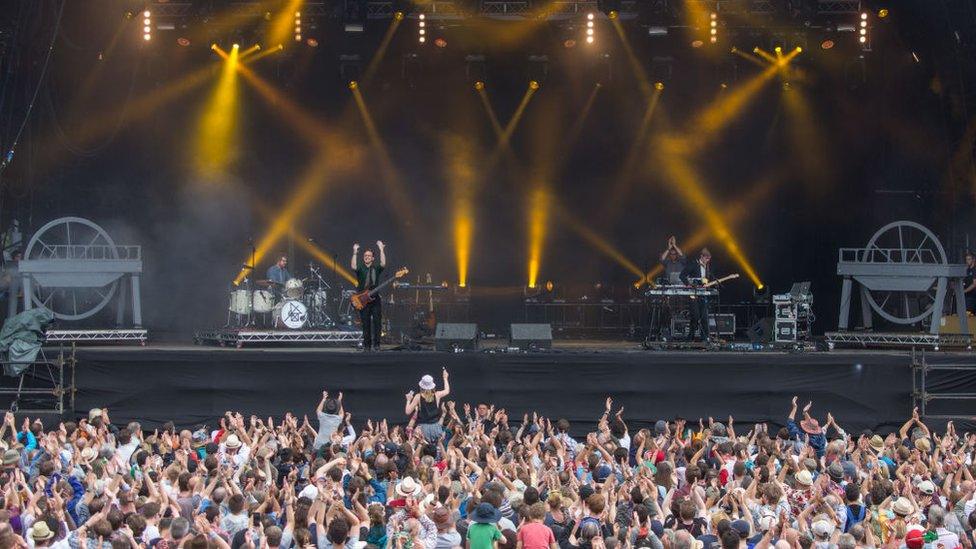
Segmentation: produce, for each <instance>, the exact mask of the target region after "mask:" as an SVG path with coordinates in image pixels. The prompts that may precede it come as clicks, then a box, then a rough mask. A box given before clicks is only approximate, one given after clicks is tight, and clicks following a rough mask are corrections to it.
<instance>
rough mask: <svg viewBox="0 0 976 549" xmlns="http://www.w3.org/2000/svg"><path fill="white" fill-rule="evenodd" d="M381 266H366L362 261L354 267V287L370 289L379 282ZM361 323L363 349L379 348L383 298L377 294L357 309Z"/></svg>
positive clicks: (381, 271) (361, 289)
mask: <svg viewBox="0 0 976 549" xmlns="http://www.w3.org/2000/svg"><path fill="white" fill-rule="evenodd" d="M382 273H383V266H382V265H380V264H378V263H375V262H374V263H373V264H372V265H371V266H369V267H367V266H366V265H364V264H363V263H362V262H360V263H359V264H358V266H357V267H356V279H357V281H358V282H357V284H356V289H357V290H358V291H360V292H362V291H365V290H372V289H373V288H375V287H376V286H378V285H379V283H380V274H382ZM359 319H360V320H361V321H362V324H363V349H365V350H367V351H369V350H372V349H379V348H380V333H382V331H383V298H382V297H381V296H380V295H377V296H376V298H375V299H374V300H373V301H370V302H369V303H368V304H367V305H366V306H365V307H363V310H361V311H359Z"/></svg>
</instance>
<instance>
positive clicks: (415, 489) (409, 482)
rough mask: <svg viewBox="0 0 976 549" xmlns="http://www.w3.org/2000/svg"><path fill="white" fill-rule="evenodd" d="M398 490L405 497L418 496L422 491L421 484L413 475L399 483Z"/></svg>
mask: <svg viewBox="0 0 976 549" xmlns="http://www.w3.org/2000/svg"><path fill="white" fill-rule="evenodd" d="M396 492H397V494H399V495H401V496H403V497H405V498H407V497H412V496H416V495H418V494H419V493H420V484H417V481H416V480H414V479H413V477H407V478H405V479H403V480H402V481H400V484H397V487H396Z"/></svg>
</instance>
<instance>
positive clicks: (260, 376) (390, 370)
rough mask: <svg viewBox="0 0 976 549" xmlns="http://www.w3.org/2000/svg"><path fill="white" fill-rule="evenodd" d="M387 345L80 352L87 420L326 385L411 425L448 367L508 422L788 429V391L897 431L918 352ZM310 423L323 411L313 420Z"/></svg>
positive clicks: (300, 393)
mask: <svg viewBox="0 0 976 549" xmlns="http://www.w3.org/2000/svg"><path fill="white" fill-rule="evenodd" d="M503 346H504V345H501V346H500V347H499V348H491V346H490V345H488V346H487V347H488V348H486V349H484V350H482V351H479V352H465V353H438V352H433V351H381V352H374V353H363V352H361V351H357V350H354V349H349V348H345V349H342V348H311V349H310V348H290V347H284V348H244V349H234V348H220V347H210V346H191V345H149V346H146V347H83V348H79V349H78V351H77V358H78V367H77V371H76V388H77V393H76V394H77V398H76V402H75V409H76V410H77V411H78V413H79V414H81V413H85V412H87V410H88V409H90V408H93V407H108V408H109V409H110V411H111V417H112V419H113V421H115V422H125V421H129V420H139V421H142V422H143V424H144V425H147V426H155V425H159V424H161V423H162V422H165V421H167V420H172V421H175V422H176V423H177V424H178V425H180V426H184V427H194V426H196V425H199V424H203V423H206V424H209V425H210V426H214V425H216V424H217V423H216V421H217V418H219V416H220V415H221V414H223V413H224V411H226V410H236V411H241V412H242V413H244V414H246V415H249V414H251V413H253V414H257V415H259V416H261V417H267V416H269V415H274V416H280V415H282V414H284V413H285V412H286V411H291V412H293V413H295V414H297V415H298V416H299V417H301V416H303V415H305V414H309V415H310V416H312V417H313V418H314V413H313V412H314V409H315V406H316V404H317V403H318V400H319V398H320V397H321V392H322V390H329V391H330V392H333V393H337V392H338V391H343V392H344V394H345V398H346V408H347V410H348V411H350V412H351V413H352V414H353V421H354V424H356V425H359V424H361V423H364V422H365V421H366V419H367V418H370V419H374V420H376V419H381V418H388V419H391V420H393V421H405V419H406V418H404V416H403V395H404V393H406V392H407V391H409V390H411V389H415V388H416V384H417V381H418V380H419V379H420V377H421V376H423V375H424V374H431V375H433V376H434V378H435V379H438V380H439V378H440V370H441V368H442V367H446V368H448V370H449V371H450V373H451V388H452V395H451V399H455V400H457V401H458V402H459V403H464V402H468V403H477V402H479V401H487V402H492V403H495V404H497V405H498V406H500V407H504V408H506V409H507V411H508V412H509V416H510V417H512V418H520V417H521V416H522V414H524V413H526V412H532V411H538V412H540V413H542V414H544V415H547V416H549V417H554V418H559V417H565V418H567V419H569V420H570V421H571V422H572V423H573V429H572V432H573V433H574V434H577V435H578V434H582V433H585V432H586V431H588V430H592V429H593V427H594V424H595V421H596V419H597V418H598V417H599V415H600V414H601V413H602V411H603V401H604V399H605V398H606V397H607V396H608V395H609V396H612V397H613V398H614V401H615V403H616V405H617V406H619V405H623V406H625V418H626V419H627V420H628V422H629V423H630V424H631V425H632V427H645V426H651V425H653V423H654V422H655V421H656V420H658V419H662V418H674V417H676V416H682V417H685V418H688V419H689V420H692V421H695V422H697V419H698V418H699V417H703V418H707V417H708V416H713V417H716V418H727V417H728V415H729V414H733V415H734V416H735V417H736V421H737V422H741V423H752V422H757V421H768V422H772V423H773V424H782V423H783V422H784V421H785V414H786V413H787V412H788V409H789V402H790V399H791V398H792V396H793V395H798V396H799V397H800V398H801V399H802V400H813V401H814V412H815V413H816V414H818V415H820V416H825V415H826V413H827V412H828V411H830V412H832V413H833V414H834V416H835V417H837V418H838V421H839V422H840V424H841V425H843V426H844V427H845V428H846V429H849V430H851V429H853V430H855V431H859V430H861V429H864V428H872V429H874V428H879V427H880V428H882V429H893V428H896V427H897V426H899V425H901V423H902V422H904V420H905V418H906V417H908V416H909V415H910V414H911V406H912V390H913V388H912V376H913V370H912V368H911V364H912V355H911V353H909V352H904V351H832V352H805V353H795V352H794V353H790V352H769V351H762V352H701V351H696V352H693V351H669V352H663V351H647V350H644V349H642V348H641V347H640V345H639V344H637V343H633V342H603V341H599V342H596V341H560V342H557V343H556V344H555V346H554V350H552V351H550V352H536V353H521V352H504V351H503V350H502V347H503ZM928 356H929V357H930V359H931V360H941V361H952V362H958V363H965V364H972V366H973V367H974V370H973V372H974V375H972V376H969V377H967V378H965V379H964V380H962V381H959V380H953V381H951V382H947V383H949V385H951V386H952V388H953V390H955V391H958V392H976V356H974V355H973V354H972V353H959V354H950V353H929V355H928ZM313 421H314V419H313Z"/></svg>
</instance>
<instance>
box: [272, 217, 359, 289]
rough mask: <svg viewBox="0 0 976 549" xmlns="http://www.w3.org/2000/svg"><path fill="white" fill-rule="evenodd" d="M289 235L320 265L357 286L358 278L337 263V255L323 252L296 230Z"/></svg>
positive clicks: (292, 230) (290, 231) (291, 230)
mask: <svg viewBox="0 0 976 549" xmlns="http://www.w3.org/2000/svg"><path fill="white" fill-rule="evenodd" d="M289 234H291V236H292V238H293V239H294V241H295V242H297V243H298V246H299V247H300V248H301V249H303V250H305V252H306V253H308V255H310V256H312V257H314V258H315V259H317V260H318V261H319V262H320V263H322V264H323V265H325V266H326V268H328V269H330V270H332V271H335V272H336V273H338V274H339V276H341V277H342V278H343V279H345V280H346V282H349V283H350V284H352V285H356V284H357V283H358V281H357V280H356V277H355V276H354V275H353V274H352V273H350V272H349V270H348V269H346V267H345V266H343V265H341V264H339V263H337V262H336V256H335V255H333V254H330V253H329V252H327V251H325V250H323V249H322V248H320V247H319V246H317V245H316V244H315V243H314V242H310V241H309V240H308V237H306V236H305V235H303V234H301V233H299V232H298V231H297V230H295V229H290V230H289Z"/></svg>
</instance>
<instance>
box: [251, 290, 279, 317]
mask: <svg viewBox="0 0 976 549" xmlns="http://www.w3.org/2000/svg"><path fill="white" fill-rule="evenodd" d="M272 309H274V294H273V293H271V291H270V290H255V291H254V312H255V313H270V312H271V311H272Z"/></svg>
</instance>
